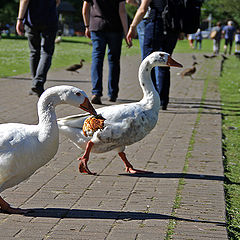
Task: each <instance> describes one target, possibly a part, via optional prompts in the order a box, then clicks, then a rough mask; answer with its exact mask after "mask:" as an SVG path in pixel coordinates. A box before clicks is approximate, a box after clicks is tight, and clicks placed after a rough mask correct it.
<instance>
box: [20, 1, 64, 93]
mask: <svg viewBox="0 0 240 240" xmlns="http://www.w3.org/2000/svg"><path fill="white" fill-rule="evenodd" d="M59 4H60V0H20V3H19V12H18V18H17V24H16V31H17V33H18V34H19V35H21V36H23V35H24V28H25V31H26V33H27V37H28V44H29V48H30V70H31V74H32V88H31V91H30V94H37V95H38V97H40V96H41V94H42V93H43V92H44V83H45V82H46V79H47V73H48V70H49V68H50V66H51V62H52V55H53V52H54V44H55V43H54V41H55V38H56V33H57V29H58V16H57V6H58V5H59Z"/></svg>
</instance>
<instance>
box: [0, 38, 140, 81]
mask: <svg viewBox="0 0 240 240" xmlns="http://www.w3.org/2000/svg"><path fill="white" fill-rule="evenodd" d="M89 42H90V39H88V38H85V37H63V41H62V42H61V43H60V44H56V46H55V52H54V55H53V60H52V66H51V69H57V68H63V67H66V66H68V65H72V64H75V63H78V62H79V61H80V59H81V58H84V59H85V61H86V62H90V61H91V51H92V47H91V46H90V45H89ZM133 43H134V45H133V47H132V48H130V49H128V48H127V47H126V43H125V41H123V46H122V55H134V54H135V55H136V54H139V53H140V50H139V43H138V40H134V42H133ZM27 72H29V48H28V42H27V40H26V39H25V38H11V39H6V38H4V39H1V40H0V77H8V76H14V75H19V74H22V73H27Z"/></svg>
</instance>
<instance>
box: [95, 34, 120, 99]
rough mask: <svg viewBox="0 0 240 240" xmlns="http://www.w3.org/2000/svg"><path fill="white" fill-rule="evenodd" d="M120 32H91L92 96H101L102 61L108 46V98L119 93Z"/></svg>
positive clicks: (115, 96) (114, 96)
mask: <svg viewBox="0 0 240 240" xmlns="http://www.w3.org/2000/svg"><path fill="white" fill-rule="evenodd" d="M122 39H123V33H122V32H101V31H96V32H95V31H93V32H91V40H92V46H93V49H92V67H91V79H92V94H93V95H98V96H102V91H103V84H102V77H103V61H104V56H105V51H106V46H108V65H109V73H108V96H109V97H113V98H117V97H118V92H119V87H118V84H119V77H120V56H121V49H122Z"/></svg>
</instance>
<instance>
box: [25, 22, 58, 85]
mask: <svg viewBox="0 0 240 240" xmlns="http://www.w3.org/2000/svg"><path fill="white" fill-rule="evenodd" d="M25 31H26V33H27V37H28V45H29V49H30V70H31V74H32V79H33V80H32V86H33V87H38V88H39V87H43V85H44V83H45V82H46V79H47V73H48V70H49V68H50V66H51V62H52V55H53V52H54V46H55V42H54V41H55V38H56V33H57V26H56V25H54V26H45V25H44V26H31V27H29V26H27V25H26V26H25Z"/></svg>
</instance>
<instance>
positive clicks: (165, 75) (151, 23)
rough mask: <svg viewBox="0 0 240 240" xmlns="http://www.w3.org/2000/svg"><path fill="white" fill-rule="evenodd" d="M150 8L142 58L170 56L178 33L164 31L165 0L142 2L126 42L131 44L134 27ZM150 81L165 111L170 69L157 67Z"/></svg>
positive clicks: (167, 101) (146, 0)
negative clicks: (158, 52)
mask: <svg viewBox="0 0 240 240" xmlns="http://www.w3.org/2000/svg"><path fill="white" fill-rule="evenodd" d="M149 6H150V9H151V11H150V15H149V18H148V19H149V20H148V22H147V24H146V26H145V33H144V58H146V57H147V56H148V55H149V54H150V53H152V52H155V51H164V52H167V53H169V54H170V55H171V54H172V53H173V50H174V48H175V46H176V43H177V39H178V35H179V32H178V31H175V30H172V29H167V30H166V29H165V26H164V23H163V19H162V12H163V11H164V8H165V7H166V1H165V0H142V2H141V5H140V7H139V8H138V10H137V12H136V14H135V17H134V19H133V21H132V24H131V25H130V28H129V31H128V35H127V41H129V44H131V43H132V38H133V37H134V36H135V31H136V27H137V25H138V24H139V22H140V21H141V20H142V19H143V17H144V15H145V14H146V12H147V10H148V7H149ZM151 76H152V80H153V83H154V86H155V88H156V90H157V91H158V93H159V96H160V101H161V106H162V110H166V109H167V105H168V103H169V90H170V68H169V67H158V69H157V71H156V76H155V70H153V71H152V73H151Z"/></svg>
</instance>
